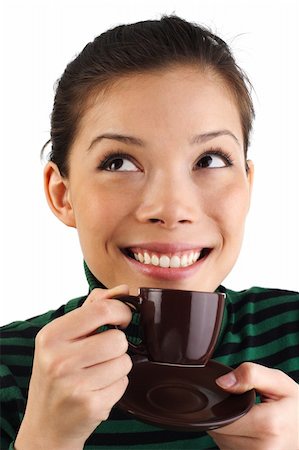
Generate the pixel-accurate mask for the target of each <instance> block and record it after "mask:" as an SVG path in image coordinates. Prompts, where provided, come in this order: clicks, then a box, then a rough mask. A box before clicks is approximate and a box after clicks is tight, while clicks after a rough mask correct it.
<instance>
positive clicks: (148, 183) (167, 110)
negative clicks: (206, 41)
mask: <svg viewBox="0 0 299 450" xmlns="http://www.w3.org/2000/svg"><path fill="white" fill-rule="evenodd" d="M242 143H243V136H242V128H241V122H240V116H239V111H238V109H237V106H236V104H235V101H234V99H233V97H232V95H231V94H230V92H229V91H228V89H226V87H225V85H224V83H223V82H221V81H220V80H219V79H218V78H217V77H215V76H212V74H209V73H207V72H201V71H199V70H198V69H195V68H192V67H182V66H181V67H176V68H172V69H165V70H161V71H158V72H155V73H144V74H139V75H130V76H128V77H123V78H121V79H119V80H118V82H117V83H115V84H114V85H113V86H111V87H110V89H109V90H107V91H106V92H105V93H104V94H103V95H99V96H98V97H97V98H96V99H94V102H93V104H92V106H90V108H89V109H88V110H87V111H86V113H85V115H84V116H83V118H82V120H81V122H80V127H79V130H78V133H77V136H76V140H75V142H74V144H73V146H72V148H71V150H70V159H69V168H70V171H69V176H68V178H67V179H63V178H61V177H60V175H59V172H58V169H57V168H56V166H55V165H54V164H53V163H48V165H47V167H46V169H45V187H46V193H47V198H48V201H49V204H50V206H51V208H52V210H53V211H54V213H55V214H56V215H57V216H58V217H59V218H60V220H62V221H63V222H64V223H66V224H67V225H69V226H74V227H76V228H77V230H78V234H79V238H80V243H81V247H82V251H83V255H84V258H85V260H86V262H87V265H88V266H89V268H90V270H91V271H92V272H93V274H94V275H95V276H96V277H97V278H98V279H99V280H100V281H101V282H102V283H103V284H104V285H105V286H107V287H109V288H110V287H113V286H115V285H118V284H122V283H126V284H128V285H129V287H130V290H131V292H132V293H135V292H136V291H137V289H138V288H139V287H140V286H150V287H165V288H176V289H192V290H203V291H214V290H215V289H216V288H217V287H218V285H219V284H220V283H221V282H222V281H223V280H224V278H225V277H226V275H227V274H228V273H229V272H230V270H231V269H232V267H233V265H234V263H235V261H236V259H237V256H238V254H239V251H240V247H241V243H242V238H243V231H244V223H245V218H246V215H247V211H248V208H249V202H250V192H251V180H252V166H251V163H249V172H248V173H246V170H245V160H244V150H243V144H242Z"/></svg>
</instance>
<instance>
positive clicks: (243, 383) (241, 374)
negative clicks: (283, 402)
mask: <svg viewBox="0 0 299 450" xmlns="http://www.w3.org/2000/svg"><path fill="white" fill-rule="evenodd" d="M216 383H217V384H218V386H220V387H221V388H222V389H225V390H226V391H229V392H232V393H236V394H241V393H243V392H246V391H249V390H251V389H256V390H257V391H258V392H259V393H260V394H262V395H263V396H265V397H267V398H268V399H272V400H278V399H280V398H283V397H288V396H292V395H293V394H294V393H295V392H297V394H298V391H297V389H298V388H297V385H296V383H295V381H294V380H292V379H291V378H290V377H288V376H287V375H286V374H285V373H283V372H282V371H280V370H277V369H270V368H268V367H264V366H262V365H259V364H255V363H249V362H246V363H243V364H241V365H240V366H239V367H237V368H236V369H235V370H233V371H231V372H229V373H228V374H226V375H223V376H222V377H219V378H217V379H216Z"/></svg>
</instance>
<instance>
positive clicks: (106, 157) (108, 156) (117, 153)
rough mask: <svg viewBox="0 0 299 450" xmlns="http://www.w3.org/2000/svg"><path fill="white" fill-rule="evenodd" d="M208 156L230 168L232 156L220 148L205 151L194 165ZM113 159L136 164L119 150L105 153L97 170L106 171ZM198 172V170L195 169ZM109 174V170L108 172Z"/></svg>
mask: <svg viewBox="0 0 299 450" xmlns="http://www.w3.org/2000/svg"><path fill="white" fill-rule="evenodd" d="M209 155H215V156H220V157H221V158H223V160H224V161H225V163H226V164H227V167H230V166H232V165H233V159H232V155H231V154H230V153H228V152H224V151H223V150H221V149H220V148H214V147H212V148H209V149H208V150H206V151H205V152H204V153H202V154H201V155H200V157H199V159H198V160H197V162H196V164H197V163H198V162H199V161H200V160H201V159H202V158H204V157H205V156H209ZM115 158H124V159H128V160H129V161H131V162H132V163H133V164H136V162H135V161H134V159H133V158H132V156H131V155H129V154H128V153H125V152H123V151H121V150H115V151H112V152H107V153H105V154H104V155H103V158H102V161H101V162H100V165H99V166H98V169H99V170H107V169H106V166H107V165H108V164H109V162H111V161H113V160H114V159H115ZM197 170H198V169H197ZM108 172H109V170H108Z"/></svg>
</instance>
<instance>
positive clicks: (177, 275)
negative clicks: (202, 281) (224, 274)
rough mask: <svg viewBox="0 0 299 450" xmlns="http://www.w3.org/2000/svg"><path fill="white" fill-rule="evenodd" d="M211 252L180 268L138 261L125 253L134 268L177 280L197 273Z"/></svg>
mask: <svg viewBox="0 0 299 450" xmlns="http://www.w3.org/2000/svg"><path fill="white" fill-rule="evenodd" d="M210 253H211V252H209V253H208V254H207V255H206V256H205V257H204V258H202V259H200V260H198V261H197V262H196V263H194V264H192V265H191V266H187V267H180V268H170V267H169V268H164V267H159V266H153V265H152V264H142V263H140V262H138V261H136V260H135V259H133V258H130V257H129V256H127V255H124V254H123V255H124V257H125V258H126V261H128V263H129V264H130V265H132V266H133V269H134V270H138V271H139V272H141V273H142V274H143V275H146V276H148V277H151V278H156V279H159V280H168V281H175V280H183V279H185V278H188V277H191V276H192V275H194V274H195V272H196V271H197V270H198V269H199V268H200V266H201V265H202V264H203V262H204V261H205V260H206V258H207V257H208V256H209V255H210Z"/></svg>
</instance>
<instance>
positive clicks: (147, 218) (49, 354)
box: [15, 67, 298, 450]
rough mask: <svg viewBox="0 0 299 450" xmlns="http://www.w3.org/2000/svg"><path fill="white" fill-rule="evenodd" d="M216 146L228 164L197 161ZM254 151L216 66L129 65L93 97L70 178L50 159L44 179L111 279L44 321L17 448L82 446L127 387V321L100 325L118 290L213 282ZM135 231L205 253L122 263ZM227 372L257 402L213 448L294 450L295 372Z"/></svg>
mask: <svg viewBox="0 0 299 450" xmlns="http://www.w3.org/2000/svg"><path fill="white" fill-rule="evenodd" d="M216 130H229V131H230V133H232V134H233V135H234V136H235V138H233V137H231V136H229V135H227V134H226V135H221V136H218V137H214V138H213V139H210V140H209V141H207V142H201V143H199V144H196V145H190V143H189V141H190V139H191V138H192V136H193V135H195V134H202V133H209V132H211V131H216ZM107 132H110V133H111V132H114V133H122V134H125V135H130V136H136V137H138V138H139V139H142V140H143V141H144V142H145V144H146V147H145V148H141V147H139V146H136V145H135V146H134V145H127V144H125V143H120V142H116V141H112V140H110V139H109V140H108V139H103V140H102V141H101V142H97V143H96V144H94V145H93V146H92V148H91V149H90V150H88V148H89V147H90V144H91V142H92V141H93V139H94V138H96V136H99V135H100V134H102V133H107ZM211 146H212V147H213V148H216V147H217V148H221V150H222V151H223V152H229V153H230V155H231V159H232V161H233V163H232V165H231V166H228V165H226V164H224V161H223V159H221V158H219V157H216V158H215V157H212V162H213V167H211V168H200V167H199V166H198V164H197V161H198V160H199V159H201V158H202V157H203V153H204V152H205V151H207V150H209V151H210V149H211ZM116 149H119V150H121V151H125V152H126V153H129V155H130V158H131V160H129V161H128V160H126V161H123V164H124V165H123V166H121V167H122V169H123V170H121V171H111V170H110V171H109V170H99V168H98V167H99V164H100V162H101V160H102V159H103V155H104V154H105V153H106V152H107V151H111V150H113V151H114V150H116ZM248 164H249V171H248V173H246V170H245V161H244V153H243V147H242V131H241V123H240V118H239V113H238V109H237V107H236V105H235V102H234V99H233V97H232V96H231V95H230V92H229V91H228V90H227V89H226V87H225V85H224V84H223V83H222V82H221V81H220V80H219V79H217V77H215V76H213V75H212V74H209V73H203V72H200V71H198V70H195V69H194V68H192V67H176V68H173V69H172V70H170V69H168V70H164V71H160V72H159V73H145V74H142V75H138V76H130V77H127V78H122V79H120V80H119V81H118V82H117V83H115V84H114V85H113V86H111V88H110V89H109V90H108V91H106V92H105V93H104V94H102V93H99V95H98V96H97V97H95V98H94V99H93V102H92V104H91V106H90V108H89V109H88V110H87V111H86V112H85V114H84V116H83V119H82V121H81V123H80V127H79V130H78V133H77V136H76V139H75V142H74V144H73V146H72V148H71V153H70V174H69V177H68V178H63V177H61V176H60V173H59V170H58V169H57V167H56V166H55V164H53V163H48V165H47V166H46V168H45V191H46V196H47V199H48V203H49V206H50V208H51V209H52V211H53V213H54V214H55V215H56V216H57V217H58V218H59V219H60V220H61V221H62V222H64V223H65V224H66V225H68V226H71V227H76V228H77V230H78V235H79V239H80V243H81V247H82V252H83V255H84V258H85V260H86V261H87V264H88V266H89V268H90V269H91V271H92V272H93V273H94V274H95V275H96V277H97V278H98V279H100V280H101V281H102V282H103V283H104V284H105V286H107V288H109V289H107V290H102V289H95V290H93V291H92V292H91V294H90V295H89V296H88V298H87V300H86V301H85V303H84V305H83V306H82V307H81V308H78V309H76V310H74V311H72V312H70V313H68V314H66V315H65V316H63V317H60V318H58V319H56V320H54V321H53V322H51V323H50V324H48V325H46V326H45V327H44V328H43V329H42V330H41V331H40V332H39V333H38V335H37V339H36V348H35V356H34V364H33V371H32V377H31V382H30V388H29V396H28V403H27V408H26V412H25V417H24V420H23V422H22V425H21V428H20V431H19V434H18V436H17V439H16V443H15V448H16V450H31V449H35V450H36V449H44V448H50V447H51V448H55V449H56V450H68V449H72V450H77V449H82V448H83V446H84V442H85V441H86V439H87V438H88V437H89V435H90V434H91V433H92V431H93V430H94V429H95V427H96V426H97V425H99V424H100V423H101V421H103V420H106V419H107V417H108V416H109V412H110V410H111V408H112V407H113V405H114V404H115V403H116V402H117V401H118V400H119V399H120V398H121V396H122V395H123V393H124V392H125V389H126V387H127V383H128V378H127V374H128V373H129V371H130V369H131V367H132V363H131V361H130V358H129V357H128V355H127V353H126V352H127V346H128V343H127V340H126V337H125V334H124V333H123V332H122V331H121V330H116V329H115V330H108V331H106V332H104V333H101V334H96V333H95V332H96V330H97V328H98V327H99V326H101V325H103V324H107V323H110V324H115V325H119V326H121V327H123V328H125V327H126V326H127V325H128V324H129V322H130V319H131V312H130V310H129V308H128V307H127V306H126V305H125V304H123V303H121V302H120V301H118V300H112V298H113V297H114V296H117V295H121V294H128V293H129V292H130V293H136V291H137V290H138V287H139V286H153V287H155V286H156V287H173V288H179V289H195V290H209V291H212V290H215V289H216V288H217V286H218V285H219V284H220V283H221V282H222V281H223V279H224V278H225V277H226V275H227V274H228V273H229V272H230V270H231V269H232V267H233V265H234V263H235V261H236V259H237V256H238V254H239V251H240V247H241V243H242V237H243V230H244V223H245V219H246V215H247V212H248V209H249V204H250V194H251V188H252V178H253V165H252V163H251V162H249V163H248ZM215 165H216V166H217V165H220V167H215ZM109 167H110V168H111V167H114V168H115V166H113V165H112V166H111V165H110V166H109ZM106 169H107V166H106ZM232 218H233V220H232ZM140 242H146V243H150V242H159V243H170V244H171V245H175V244H176V243H184V244H191V245H193V244H194V246H195V247H196V246H204V247H209V248H210V249H211V252H210V253H209V255H208V256H207V258H206V259H205V260H203V262H202V263H201V264H198V266H196V267H195V269H194V268H193V269H192V270H190V271H189V270H187V271H185V272H186V274H185V276H184V277H181V276H180V275H178V276H176V277H175V279H173V280H172V281H169V280H167V279H164V278H163V277H162V276H158V275H157V272H155V271H151V270H150V271H149V272H148V273H144V271H143V270H141V269H140V270H139V267H138V264H139V263H137V264H136V263H134V266H132V264H131V263H130V262H129V263H128V259H127V258H126V257H125V256H124V255H123V253H122V251H121V249H122V248H123V247H127V246H132V245H133V244H136V243H140ZM140 265H141V264H140ZM177 270H180V269H177ZM123 283H125V285H124V284H123ZM95 350H96V351H95ZM233 375H235V377H236V380H237V382H236V383H235V384H234V385H233V386H230V387H227V386H226V387H225V386H224V385H223V384H222V387H223V388H224V389H228V390H230V391H232V392H245V391H247V390H249V389H251V388H252V387H254V388H256V389H257V390H258V391H259V392H260V393H261V394H262V395H263V398H264V399H265V401H264V403H262V404H261V405H256V406H254V407H253V408H252V409H251V410H250V412H249V413H248V414H247V415H246V416H244V417H243V418H242V419H240V420H238V421H237V422H235V423H233V424H231V425H229V426H227V427H223V428H220V429H218V430H214V431H213V432H211V433H210V434H211V436H212V437H213V438H214V439H215V441H216V442H217V445H218V446H219V448H221V449H222V450H227V449H230V450H234V449H236V450H249V449H250V450H252V449H253V448H254V449H255V450H267V449H271V450H286V448H287V449H288V450H296V449H297V447H298V446H297V429H298V422H297V414H296V412H297V409H296V408H297V401H298V388H297V385H296V383H295V382H294V381H293V380H291V379H290V378H289V377H288V376H287V375H285V374H283V373H282V372H280V371H277V370H273V369H269V368H265V367H262V366H259V365H257V364H251V363H244V364H242V365H241V366H240V367H238V368H237V369H236V370H235V371H233V372H231V373H230V374H229V379H230V380H232V377H233ZM222 382H224V380H222ZM219 383H220V381H219ZM41 429H42V430H43V435H42V436H41V435H40V430H41Z"/></svg>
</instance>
